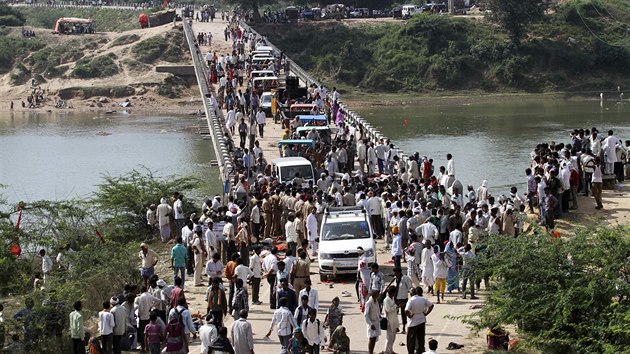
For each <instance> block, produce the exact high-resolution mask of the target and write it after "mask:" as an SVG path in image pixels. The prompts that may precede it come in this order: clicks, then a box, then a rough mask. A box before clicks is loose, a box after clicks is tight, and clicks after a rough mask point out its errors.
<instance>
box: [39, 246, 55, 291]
mask: <svg viewBox="0 0 630 354" xmlns="http://www.w3.org/2000/svg"><path fill="white" fill-rule="evenodd" d="M39 255H40V257H42V274H43V276H44V283H43V286H44V287H47V286H48V277H49V275H50V272H51V271H52V268H53V261H52V259H50V257H48V256H47V255H46V250H44V249H41V250H39Z"/></svg>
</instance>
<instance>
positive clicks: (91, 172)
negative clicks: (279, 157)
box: [0, 112, 221, 202]
mask: <svg viewBox="0 0 630 354" xmlns="http://www.w3.org/2000/svg"><path fill="white" fill-rule="evenodd" d="M200 123H204V121H203V120H200V119H198V118H197V117H195V116H166V115H164V116H162V115H146V116H140V115H124V114H114V115H105V114H102V113H81V114H75V113H67V114H64V113H45V112H44V113H35V112H14V113H9V112H0V184H4V185H5V186H6V188H5V189H4V190H0V193H1V194H3V195H4V197H5V198H6V199H7V200H8V201H9V202H15V201H19V200H24V201H32V200H38V199H49V200H64V199H68V198H73V197H81V196H86V195H88V194H89V193H90V192H93V191H94V190H95V189H96V187H95V186H96V185H97V184H99V183H100V182H101V181H102V179H101V176H102V175H103V174H109V175H112V176H118V175H121V174H125V173H127V172H129V171H131V170H133V169H138V170H142V169H143V168H145V167H146V168H147V169H149V170H150V171H152V172H153V173H154V174H155V175H157V176H171V175H178V176H189V175H195V176H197V177H200V178H202V179H204V180H206V181H212V184H213V185H216V186H217V188H218V189H219V190H220V188H221V183H220V182H219V181H218V179H217V178H218V174H217V172H216V171H215V172H212V171H214V170H216V168H211V167H210V161H211V160H212V159H214V157H213V151H212V145H211V141H210V140H203V139H202V138H201V136H199V135H198V134H197V130H196V128H195V127H196V126H198V125H199V124H200Z"/></svg>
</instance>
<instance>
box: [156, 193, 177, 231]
mask: <svg viewBox="0 0 630 354" xmlns="http://www.w3.org/2000/svg"><path fill="white" fill-rule="evenodd" d="M172 210H173V208H171V206H170V205H168V204H167V203H166V198H162V200H161V202H160V205H158V206H157V209H156V213H157V217H158V224H160V226H164V225H168V224H169V218H168V215H169V214H170V213H171V211H172Z"/></svg>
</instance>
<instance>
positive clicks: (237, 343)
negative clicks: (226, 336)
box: [232, 318, 254, 354]
mask: <svg viewBox="0 0 630 354" xmlns="http://www.w3.org/2000/svg"><path fill="white" fill-rule="evenodd" d="M232 343H233V345H234V354H251V352H252V351H253V350H254V333H253V332H252V325H251V323H249V322H247V320H246V319H244V318H239V319H238V320H237V321H234V323H233V324H232Z"/></svg>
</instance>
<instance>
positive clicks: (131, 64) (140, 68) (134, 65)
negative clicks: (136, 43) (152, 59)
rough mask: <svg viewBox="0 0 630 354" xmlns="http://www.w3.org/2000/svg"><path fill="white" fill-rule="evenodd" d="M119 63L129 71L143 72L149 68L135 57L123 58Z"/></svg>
mask: <svg viewBox="0 0 630 354" xmlns="http://www.w3.org/2000/svg"><path fill="white" fill-rule="evenodd" d="M120 63H121V64H122V65H123V66H125V67H126V68H127V70H129V71H131V72H145V71H147V70H149V69H150V68H151V67H150V66H149V65H147V64H144V63H141V62H139V61H137V60H135V59H123V60H122V61H121V62H120Z"/></svg>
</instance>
